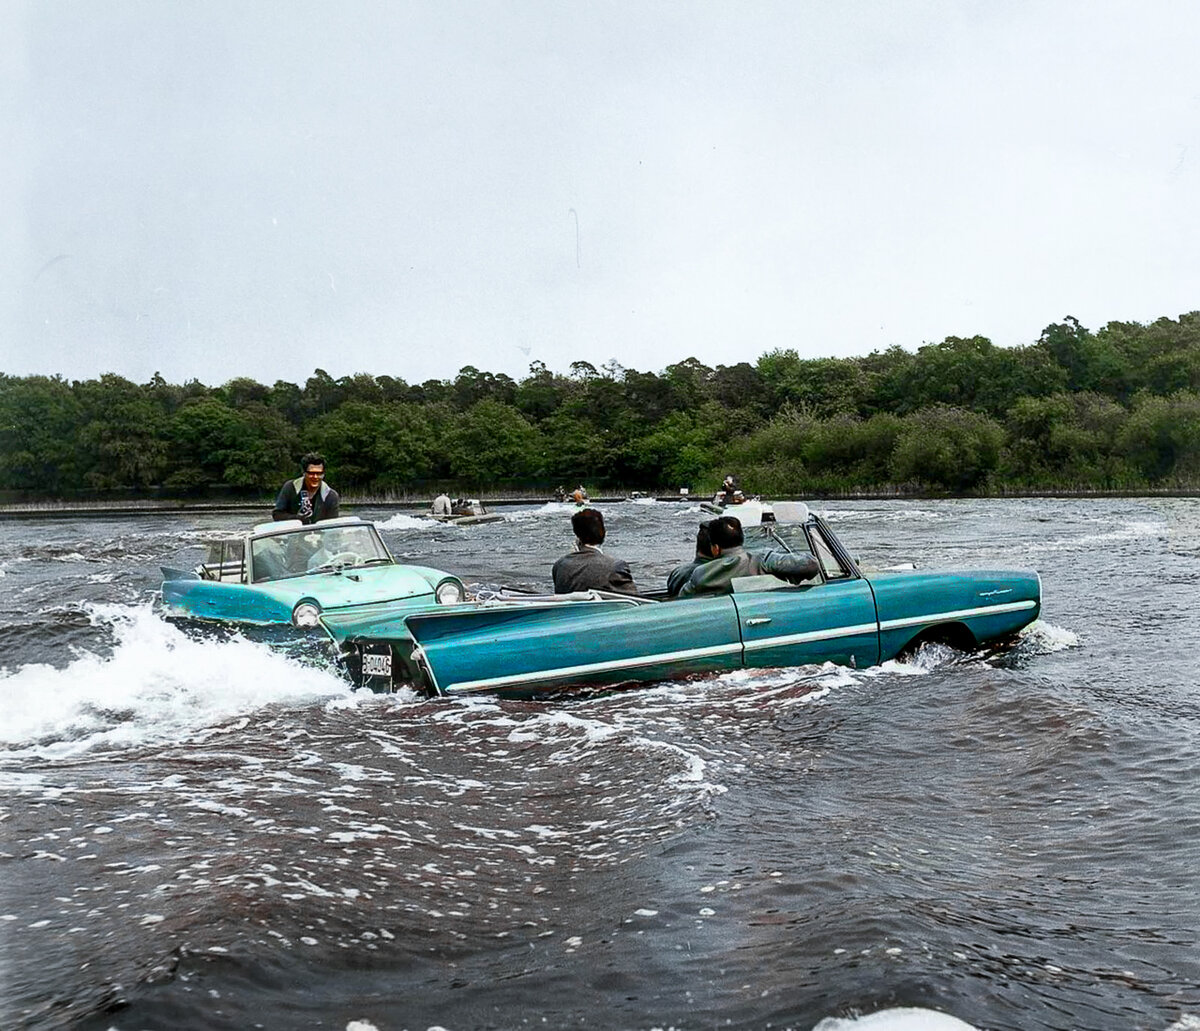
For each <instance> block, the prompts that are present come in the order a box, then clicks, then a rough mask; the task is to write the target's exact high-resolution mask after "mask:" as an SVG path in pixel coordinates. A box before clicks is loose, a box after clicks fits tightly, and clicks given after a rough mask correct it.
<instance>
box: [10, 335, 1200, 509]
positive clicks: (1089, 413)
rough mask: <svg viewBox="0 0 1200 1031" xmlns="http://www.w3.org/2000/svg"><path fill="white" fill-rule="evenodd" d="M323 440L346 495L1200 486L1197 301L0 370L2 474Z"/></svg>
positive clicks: (90, 480) (109, 472) (68, 473)
mask: <svg viewBox="0 0 1200 1031" xmlns="http://www.w3.org/2000/svg"><path fill="white" fill-rule="evenodd" d="M308 450H318V451H321V452H322V453H323V454H324V455H325V457H326V459H327V461H328V468H329V470H330V482H331V483H333V484H334V485H335V486H336V487H338V489H339V490H341V491H342V492H343V493H345V492H347V491H350V492H359V493H361V494H377V495H378V494H398V495H406V494H407V495H412V494H416V495H420V494H421V493H427V492H428V490H429V489H431V487H432V486H433V485H435V484H452V485H454V486H455V487H456V488H457V489H458V490H459V491H460V492H468V491H469V492H475V491H482V490H489V491H496V490H503V489H514V490H515V489H535V490H537V489H542V488H547V489H548V488H549V487H550V486H551V485H554V484H566V485H568V486H570V485H573V484H574V483H579V482H582V483H585V484H587V485H589V487H592V488H596V489H603V488H606V487H607V488H618V487H639V488H642V489H646V488H649V489H656V490H662V491H670V492H674V491H676V490H677V489H678V488H679V487H680V486H685V485H686V486H689V487H690V488H691V489H692V490H693V491H694V492H704V491H708V490H711V489H713V488H714V487H715V486H716V484H717V483H719V482H720V480H721V479H722V478H723V476H724V475H725V474H726V473H727V472H734V473H736V474H737V475H738V476H739V477H740V479H741V481H742V483H743V484H744V485H745V486H746V487H747V489H750V490H753V491H756V492H766V493H772V494H777V495H780V494H818V493H840V492H848V491H856V490H864V491H865V490H895V489H900V490H905V489H909V490H926V491H948V492H959V493H971V492H994V491H1005V490H1021V489H1056V488H1057V489H1066V488H1072V489H1095V490H1117V489H1120V490H1137V489H1142V488H1159V489H1162V488H1185V487H1187V488H1190V487H1195V486H1196V485H1198V484H1200V312H1191V313H1188V314H1186V315H1181V316H1180V317H1179V318H1178V319H1168V318H1162V319H1158V320H1157V321H1155V322H1153V323H1150V324H1148V325H1144V324H1140V323H1136V322H1110V323H1109V324H1108V325H1106V326H1105V327H1104V328H1103V329H1100V330H1098V331H1096V332H1092V331H1090V330H1088V329H1086V328H1085V327H1083V326H1081V325H1080V324H1079V322H1078V321H1077V320H1075V319H1074V318H1070V317H1068V318H1066V319H1064V320H1063V321H1062V322H1060V323H1056V324H1053V325H1050V326H1048V327H1046V329H1045V330H1044V331H1043V332H1042V334H1041V336H1040V337H1039V338H1038V340H1037V341H1036V342H1035V343H1032V344H1029V345H1027V346H1021V347H1012V348H1002V347H997V346H995V345H994V344H992V342H991V341H989V340H988V339H987V338H985V337H981V336H974V337H947V338H946V339H945V340H943V341H942V342H941V343H937V344H927V345H925V346H923V347H921V348H919V349H918V350H917V351H915V352H910V351H906V350H904V349H903V348H900V347H891V348H889V349H888V350H886V351H875V352H873V353H871V354H869V355H867V356H865V357H853V358H816V359H804V358H800V357H799V355H798V354H797V352H796V351H795V350H792V349H780V350H774V351H770V352H768V353H766V354H763V355H762V356H761V357H760V358H758V360H757V361H755V362H753V363H750V362H739V363H738V364H736V365H730V366H725V365H718V366H717V367H716V368H710V367H708V366H706V365H704V364H702V363H701V362H699V361H696V360H695V359H694V358H689V359H687V360H686V361H682V362H679V363H678V364H675V365H670V366H668V367H667V368H666V369H664V370H663V371H662V372H659V373H654V372H638V371H636V370H633V369H626V368H622V367H621V366H619V365H617V364H616V363H615V362H608V363H605V364H603V365H602V366H600V367H599V368H597V367H596V366H594V365H593V364H591V363H590V362H587V361H577V362H574V363H573V364H572V365H571V367H570V370H569V372H568V373H566V374H558V373H555V372H552V371H551V370H549V369H548V368H547V367H546V366H545V365H544V364H543V363H541V362H534V363H533V364H532V365H531V366H530V368H529V373H528V375H527V376H525V377H524V378H523V379H521V380H519V381H517V380H513V379H512V378H510V377H509V376H506V375H503V374H500V375H493V374H492V373H490V372H483V371H480V370H479V369H477V368H475V367H473V366H467V367H465V368H463V369H462V370H460V371H459V373H458V375H457V376H456V377H455V378H454V379H452V380H429V381H426V382H424V383H421V384H419V385H417V384H409V383H407V382H405V381H404V380H403V379H401V378H398V377H393V376H390V375H378V376H374V375H369V374H366V373H360V374H357V375H353V376H344V377H341V378H339V379H334V378H333V377H331V376H330V375H329V374H328V373H326V372H325V371H323V370H321V369H317V370H316V371H315V372H314V373H313V375H312V376H311V377H309V379H308V380H307V381H306V382H305V383H304V385H303V386H300V385H297V384H294V383H288V382H284V381H282V380H280V381H277V382H275V383H274V384H273V385H271V386H267V385H265V384H262V383H258V382H256V381H254V380H252V379H247V378H241V377H239V378H235V379H231V380H229V381H228V382H227V383H224V384H223V385H221V386H214V387H210V386H206V385H204V384H202V383H200V382H197V381H195V380H193V381H190V382H187V383H184V384H182V385H176V384H172V383H168V382H166V381H165V380H164V379H163V378H162V377H161V376H159V375H157V374H156V375H155V376H154V378H153V379H152V380H151V381H150V382H149V383H144V384H137V383H133V382H131V381H129V380H127V379H124V378H122V377H120V376H116V375H112V374H106V375H103V376H101V377H100V378H99V379H91V380H81V381H71V382H68V381H67V380H65V379H63V378H62V377H61V376H25V377H17V376H9V375H4V374H0V451H2V453H3V455H4V463H5V469H6V473H7V481H8V482H7V485H6V486H7V487H8V488H9V489H10V491H18V492H23V493H25V494H28V495H31V496H40V497H64V496H68V495H72V494H75V493H77V492H80V491H98V492H105V491H134V492H150V491H166V492H172V493H178V494H188V493H197V492H202V491H205V490H207V489H210V488H212V487H214V486H215V485H222V486H224V487H226V488H233V489H242V490H248V491H260V492H263V493H266V492H269V491H273V490H274V489H275V488H276V487H277V486H278V484H279V483H280V482H281V481H282V480H283V479H284V478H286V477H288V476H294V475H297V472H298V469H297V460H298V458H299V456H300V454H301V453H302V452H304V451H308Z"/></svg>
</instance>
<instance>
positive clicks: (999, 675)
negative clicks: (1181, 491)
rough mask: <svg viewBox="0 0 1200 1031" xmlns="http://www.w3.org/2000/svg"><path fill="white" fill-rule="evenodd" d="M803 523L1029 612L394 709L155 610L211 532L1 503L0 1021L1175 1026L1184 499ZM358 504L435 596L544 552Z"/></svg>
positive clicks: (1189, 672) (525, 516) (516, 535)
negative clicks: (842, 650)
mask: <svg viewBox="0 0 1200 1031" xmlns="http://www.w3.org/2000/svg"><path fill="white" fill-rule="evenodd" d="M818 507H819V508H820V509H821V510H822V511H824V512H825V513H826V515H827V518H828V519H829V521H830V523H831V525H832V526H833V527H834V529H835V530H836V531H837V532H838V534H839V535H840V536H841V537H842V539H843V540H844V541H845V542H846V543H847V545H848V546H849V547H850V550H851V551H852V553H854V554H855V555H857V556H859V557H860V559H861V560H862V561H863V562H864V563H866V564H871V565H887V564H891V563H895V562H900V561H904V560H910V561H913V562H915V563H916V564H917V565H918V566H920V567H926V568H929V567H937V566H946V567H979V566H990V567H997V566H1000V567H1022V568H1028V567H1032V568H1035V569H1037V570H1039V572H1040V573H1041V576H1042V583H1043V590H1044V606H1043V613H1042V619H1041V620H1040V621H1039V622H1038V623H1035V624H1034V625H1033V626H1032V627H1030V628H1029V629H1028V630H1027V631H1026V633H1025V634H1024V636H1023V638H1022V640H1021V642H1020V643H1019V644H1018V646H1017V647H1016V648H1015V650H1013V651H1012V652H1010V653H1008V654H1006V655H1003V656H1000V657H997V658H993V659H991V660H989V661H980V660H978V659H975V660H972V659H969V658H968V657H964V656H961V655H956V654H955V653H952V652H946V651H944V652H940V653H936V654H923V655H922V656H920V657H919V659H918V660H917V661H915V662H913V663H910V664H896V663H889V664H887V665H885V666H883V667H880V668H876V669H870V670H858V671H852V670H845V669H835V668H818V667H800V668H791V669H777V670H765V671H764V670H758V671H752V672H745V673H734V674H727V675H721V676H712V677H707V678H699V679H694V680H689V681H686V682H679V683H665V684H662V685H655V686H650V687H647V688H644V689H639V690H633V691H627V692H623V693H617V694H613V695H610V696H599V697H593V698H590V699H582V700H575V701H568V702H562V701H558V702H537V703H530V702H524V703H522V702H501V701H496V700H494V699H487V698H477V699H470V700H433V701H429V700H422V699H418V698H416V697H413V696H409V695H405V694H401V695H393V696H377V695H371V694H368V693H362V692H360V693H353V692H352V691H351V690H350V688H349V686H348V684H347V683H346V682H345V681H344V680H343V679H342V678H341V677H340V676H339V675H338V673H337V671H336V670H334V669H332V668H330V666H329V665H328V662H327V658H326V653H325V650H324V647H323V645H322V644H321V642H320V641H318V640H315V639H308V640H300V641H296V640H294V639H292V638H290V636H289V635H287V634H277V635H264V634H252V635H248V636H244V635H241V634H237V633H232V632H228V631H223V632H207V633H195V632H192V633H186V632H184V631H183V630H181V629H180V628H179V627H177V626H174V625H172V624H170V623H168V622H165V621H163V620H162V619H161V618H160V617H159V616H158V615H157V614H156V612H155V610H154V607H153V597H154V592H155V590H156V589H157V586H158V583H159V574H158V567H159V565H160V564H165V565H176V566H179V565H188V564H192V563H194V562H195V561H197V560H198V559H199V558H200V556H201V554H202V549H203V547H204V545H205V543H206V542H207V541H208V540H210V539H212V538H213V537H214V536H219V535H220V534H221V533H222V532H223V531H225V530H228V529H231V528H234V527H236V526H238V525H239V519H238V517H236V516H232V515H231V516H220V515H204V516H187V515H171V516H158V517H137V518H121V519H108V518H96V519H91V520H85V519H77V518H72V519H63V520H45V519H38V520H30V521H27V522H10V523H5V524H3V530H4V534H3V538H2V540H0V587H3V591H2V593H0V646H2V652H0V654H2V656H3V657H2V659H0V782H2V783H3V788H4V790H3V795H2V799H3V802H2V808H0V993H2V995H0V1026H3V1027H5V1028H18V1027H19V1028H67V1027H70V1028H88V1029H107V1028H115V1029H120V1031H135V1029H142V1028H155V1029H158V1028H172V1029H178V1028H185V1029H186V1028H196V1029H211V1028H230V1029H233V1028H237V1029H244V1028H253V1027H261V1028H269V1029H290V1028H318V1027H319V1028H333V1029H337V1031H343V1029H348V1031H369V1029H371V1028H375V1029H378V1031H391V1029H404V1028H411V1029H420V1031H424V1029H428V1028H435V1027H436V1028H448V1029H451V1031H454V1029H468V1028H520V1027H538V1028H562V1027H578V1028H630V1029H651V1028H680V1029H692V1028H695V1029H702V1028H703V1029H707V1028H726V1027H730V1028H768V1027H770V1028H796V1029H809V1028H812V1027H814V1026H815V1025H817V1024H818V1023H819V1022H821V1021H822V1020H826V1021H828V1020H829V1018H839V1017H840V1018H853V1017H856V1016H862V1015H866V1014H871V1013H874V1012H875V1011H879V1010H885V1009H890V1008H898V1007H917V1008H921V1009H923V1010H926V1011H937V1012H939V1013H944V1014H949V1015H953V1016H954V1017H957V1018H958V1019H959V1020H961V1021H964V1022H966V1023H967V1024H969V1025H971V1026H973V1027H976V1028H980V1029H1013V1031H1016V1029H1021V1031H1029V1029H1037V1028H1063V1029H1066V1028H1103V1029H1110V1028H1111V1029H1119V1031H1134V1029H1147V1031H1168V1029H1175V1031H1179V1029H1183V1028H1192V1029H1194V1028H1198V1027H1200V947H1198V944H1200V943H1198V938H1200V684H1198V681H1200V677H1198V673H1200V658H1198V656H1200V619H1198V617H1197V611H1196V607H1197V600H1198V597H1200V501H1197V500H1190V499H1153V500H1144V501H1139V500H1128V499H1125V500H1086V501H1081V500H1049V499H1038V500H1016V499H1013V500H1003V501H944V502H932V501H895V502H858V503H849V502H835V503H830V504H829V505H828V506H825V505H821V506H818ZM605 512H606V518H607V521H608V527H609V539H608V543H607V545H606V550H607V551H609V552H610V553H612V554H616V555H619V556H621V557H625V558H628V559H629V560H630V563H631V565H632V567H633V570H634V574H635V577H636V578H637V579H638V581H639V582H640V583H642V584H644V585H646V586H659V585H661V583H662V582H663V580H664V578H665V575H666V573H667V571H668V570H669V569H670V568H671V567H672V566H673V565H674V564H675V563H676V562H678V561H682V560H684V559H686V558H688V557H690V553H691V550H692V539H693V536H694V533H695V527H696V524H697V521H698V519H699V518H700V515H701V513H700V512H699V510H698V509H697V508H696V507H695V506H689V505H686V504H670V503H661V502H660V503H651V504H619V505H618V504H614V505H610V506H605ZM358 514H360V515H365V516H368V517H370V518H373V519H375V520H376V521H377V522H378V524H379V525H380V527H381V529H382V532H383V534H384V536H385V539H386V540H387V541H388V543H389V545H390V546H391V547H392V548H393V550H394V551H395V552H396V553H397V555H398V556H401V557H403V558H406V559H410V560H414V561H417V560H419V561H421V562H422V563H427V564H429V565H433V566H437V567H441V568H444V569H446V570H448V571H451V572H455V573H458V574H460V575H462V576H463V577H464V578H465V579H466V580H468V582H470V583H476V584H497V583H522V584H525V585H528V586H532V587H540V588H545V587H548V586H549V570H550V565H551V563H552V561H553V559H554V558H555V557H557V556H558V555H559V554H561V553H562V552H563V551H565V550H566V549H567V546H568V544H569V541H570V530H569V523H568V517H569V511H568V510H567V509H566V508H565V507H563V506H557V505H547V506H541V507H532V506H531V507H528V508H524V509H520V508H513V509H508V510H505V514H506V515H507V516H508V519H507V520H506V521H505V522H503V523H496V524H489V525H483V526H474V527H452V526H440V525H433V524H430V523H428V522H425V521H422V520H418V519H415V518H413V517H411V516H408V515H396V514H395V513H394V512H391V511H384V510H372V509H362V510H360V511H359V513H358ZM927 1016H928V1015H927ZM929 1019H932V1018H931V1017H929ZM825 1026H826V1027H831V1026H833V1025H832V1024H831V1023H828V1022H827V1023H826V1025H825ZM914 1026H922V1022H921V1021H920V1020H918V1022H917V1024H916V1025H914Z"/></svg>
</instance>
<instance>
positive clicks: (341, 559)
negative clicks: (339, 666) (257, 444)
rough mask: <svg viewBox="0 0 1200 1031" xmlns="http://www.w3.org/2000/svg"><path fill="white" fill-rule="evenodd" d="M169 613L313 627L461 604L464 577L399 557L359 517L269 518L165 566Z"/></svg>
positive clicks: (164, 599) (165, 600)
mask: <svg viewBox="0 0 1200 1031" xmlns="http://www.w3.org/2000/svg"><path fill="white" fill-rule="evenodd" d="M163 577H164V579H163V583H162V589H161V598H162V607H163V611H164V613H165V614H166V615H167V616H171V617H184V618H190V619H213V620H222V621H233V622H240V623H259V624H270V623H290V624H291V625H293V626H296V627H315V626H316V625H317V621H318V618H319V617H320V616H321V615H323V614H324V615H332V614H335V613H342V614H353V615H354V616H356V617H358V618H365V617H368V616H369V615H371V614H372V613H375V612H377V611H379V610H381V609H383V610H386V611H388V612H390V613H397V612H410V611H414V610H416V609H422V608H437V607H438V606H439V605H445V604H451V603H455V602H460V601H462V600H463V599H464V598H465V597H466V589H465V587H464V586H463V583H462V581H461V580H459V579H458V578H457V577H454V576H449V575H447V574H446V573H443V572H441V571H440V570H437V569H429V568H427V567H425V566H410V565H404V564H401V563H399V562H397V561H396V560H395V559H394V558H393V557H392V555H391V552H389V551H388V549H387V546H386V545H385V544H384V543H383V540H382V539H381V538H380V536H379V531H378V530H376V528H375V525H374V524H373V523H370V522H366V521H364V520H362V519H359V518H357V517H354V516H343V517H341V518H339V519H328V520H324V521H322V522H319V523H314V524H312V525H310V526H305V525H304V524H302V523H300V522H299V521H298V520H287V521H283V522H276V523H263V524H262V525H260V526H256V527H254V529H252V530H250V531H249V532H247V533H243V534H239V535H237V536H231V537H228V538H225V539H222V540H219V541H214V542H213V543H212V544H211V545H210V546H209V549H208V557H207V558H206V559H205V561H204V562H202V563H201V564H200V565H199V566H197V567H196V568H195V569H190V570H179V569H168V568H166V567H164V568H163Z"/></svg>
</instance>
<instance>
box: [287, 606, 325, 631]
mask: <svg viewBox="0 0 1200 1031" xmlns="http://www.w3.org/2000/svg"><path fill="white" fill-rule="evenodd" d="M320 617H321V606H320V605H318V604H317V603H316V602H314V601H302V602H301V603H300V604H299V605H297V606H296V607H295V608H294V609H293V610H292V622H293V623H295V624H296V626H300V627H305V628H308V627H313V626H316V625H317V623H318V622H320Z"/></svg>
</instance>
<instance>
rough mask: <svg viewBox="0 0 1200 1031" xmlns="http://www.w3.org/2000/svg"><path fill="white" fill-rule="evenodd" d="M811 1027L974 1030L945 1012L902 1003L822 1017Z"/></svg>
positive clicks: (829, 1030)
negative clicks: (861, 1013) (851, 1014)
mask: <svg viewBox="0 0 1200 1031" xmlns="http://www.w3.org/2000/svg"><path fill="white" fill-rule="evenodd" d="M813 1031H977V1029H976V1028H975V1026H974V1025H973V1024H967V1023H964V1022H963V1021H961V1020H959V1019H958V1018H957V1017H952V1016H950V1015H949V1014H947V1013H939V1012H938V1011H937V1010H927V1009H918V1008H916V1007H909V1006H904V1007H900V1008H898V1009H887V1010H879V1011H878V1012H876V1013H870V1014H868V1015H867V1016H865V1017H826V1018H825V1019H824V1020H822V1021H821V1022H820V1023H819V1024H817V1025H816V1026H815V1027H814V1028H813Z"/></svg>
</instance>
